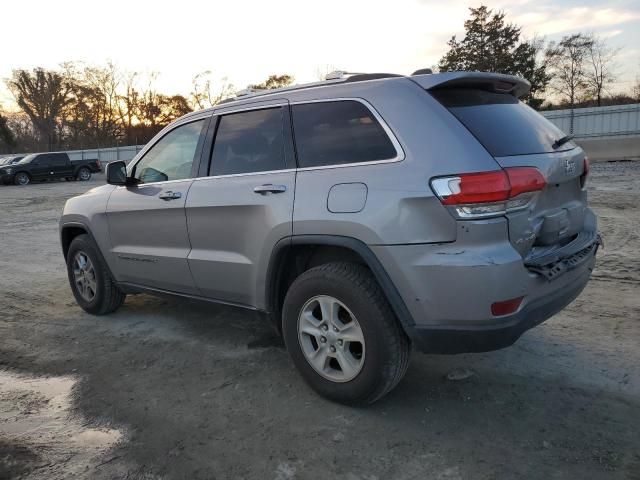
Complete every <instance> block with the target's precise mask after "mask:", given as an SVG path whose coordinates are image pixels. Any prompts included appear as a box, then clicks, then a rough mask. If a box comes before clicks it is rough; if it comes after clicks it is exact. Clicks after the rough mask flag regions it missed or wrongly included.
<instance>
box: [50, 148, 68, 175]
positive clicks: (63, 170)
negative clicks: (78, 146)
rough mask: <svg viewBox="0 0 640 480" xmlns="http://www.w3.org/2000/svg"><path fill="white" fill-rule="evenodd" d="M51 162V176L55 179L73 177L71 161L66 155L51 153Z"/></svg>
mask: <svg viewBox="0 0 640 480" xmlns="http://www.w3.org/2000/svg"><path fill="white" fill-rule="evenodd" d="M50 161H51V172H53V173H52V174H51V175H52V176H56V177H71V176H73V167H72V166H71V161H70V160H69V156H68V155H67V154H66V153H52V154H50Z"/></svg>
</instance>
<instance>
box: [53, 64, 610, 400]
mask: <svg viewBox="0 0 640 480" xmlns="http://www.w3.org/2000/svg"><path fill="white" fill-rule="evenodd" d="M333 78H334V79H333V80H331V81H327V82H324V83H320V84H314V85H309V86H296V87H291V88H286V89H281V90H275V91H269V92H262V93H253V94H248V95H246V96H244V97H238V98H237V99H236V100H234V101H230V102H226V103H223V104H220V105H217V106H216V107H214V108H212V109H209V110H204V111H201V112H194V113H191V114H189V115H187V116H185V117H183V118H181V119H179V120H177V121H176V122H174V123H173V124H171V125H169V126H168V127H166V128H165V129H164V130H163V131H162V132H160V133H159V134H158V135H157V136H156V137H155V138H154V139H153V140H152V141H151V142H149V143H148V144H147V145H146V146H145V148H144V149H143V150H142V151H141V152H140V154H139V155H138V156H137V157H136V158H135V159H134V160H132V161H131V163H130V164H129V165H128V166H126V165H125V164H124V162H113V163H110V164H109V165H108V167H107V182H108V183H109V185H105V186H103V187H98V188H94V189H92V190H90V191H89V192H87V193H86V194H84V195H81V196H78V197H75V198H72V199H70V200H68V201H67V203H66V205H65V208H64V212H63V214H62V218H61V220H60V229H61V241H62V249H63V253H64V255H65V259H66V262H67V272H68V276H69V281H70V285H71V289H72V291H73V294H74V296H75V298H76V300H77V302H78V304H79V305H80V306H81V307H82V308H83V309H85V310H86V311H87V312H89V313H92V314H97V315H102V314H106V313H109V312H112V311H114V310H116V309H117V308H118V307H119V306H120V305H121V304H122V302H123V301H124V299H125V295H127V294H130V293H140V292H150V293H154V294H167V293H168V294H173V295H178V296H184V297H188V298H200V299H204V300H208V301H213V302H221V303H224V304H231V305H236V306H239V307H244V308H247V309H249V310H252V311H258V312H263V313H264V314H265V316H266V317H267V318H269V319H271V320H272V321H273V323H274V325H275V327H276V329H277V330H278V331H279V332H280V333H281V334H282V335H283V337H284V341H285V344H286V346H287V349H288V351H289V353H290V355H291V358H292V359H293V362H294V363H295V365H296V367H297V368H298V369H299V370H300V372H301V374H302V376H303V377H304V379H305V380H306V381H307V382H308V383H309V385H311V387H313V388H314V389H315V390H316V391H317V392H319V393H320V394H322V395H324V396H326V397H328V398H330V399H333V400H336V401H340V402H344V403H350V404H352V403H371V402H373V401H375V400H376V399H378V398H380V397H381V396H382V395H384V394H385V393H387V392H388V391H389V390H391V389H392V388H393V387H394V386H395V385H396V384H397V383H398V382H399V381H400V379H401V378H402V376H403V375H404V373H405V370H406V368H407V365H408V360H409V352H410V349H411V348H412V347H413V348H415V349H417V350H421V351H423V352H427V353H462V352H483V351H489V350H495V349H498V348H503V347H506V346H509V345H511V344H512V343H513V342H515V341H516V340H517V339H518V337H520V335H522V333H523V332H525V331H526V330H527V329H529V328H532V327H534V326H535V325H537V324H539V323H541V322H543V321H544V320H546V319H547V318H549V317H551V316H552V315H554V314H555V313H556V312H558V311H560V310H561V309H563V308H564V307H565V306H567V305H568V304H569V303H570V302H571V301H573V299H574V298H576V297H577V296H578V294H580V292H581V291H582V290H583V289H584V287H585V286H586V284H587V282H588V281H589V278H590V275H591V270H592V269H593V268H594V265H595V255H596V251H597V249H598V245H599V244H600V239H599V235H598V232H597V221H596V217H595V215H594V213H593V212H592V211H591V209H590V208H589V207H588V204H587V191H586V188H585V183H586V180H587V174H588V162H587V160H586V158H585V155H584V152H583V151H582V149H581V148H580V147H579V146H577V145H576V144H575V143H573V142H572V141H571V138H570V137H568V136H567V135H565V134H564V133H563V132H562V131H560V130H559V129H558V128H556V127H555V126H554V125H553V124H552V123H550V122H549V121H548V120H546V119H545V118H544V117H543V116H541V115H540V114H538V113H536V112H535V111H534V110H532V109H531V108H529V107H528V106H527V105H526V104H524V103H523V102H521V101H519V100H518V97H521V96H523V95H526V94H527V92H528V91H529V88H530V85H529V83H528V82H527V81H525V80H523V79H521V78H518V77H514V76H509V75H499V74H492V73H478V72H448V73H442V74H435V75H432V74H420V72H417V74H415V75H412V76H409V77H405V76H399V75H381V74H375V75H374V74H372V75H353V76H350V77H342V76H340V75H336V76H335V77H333Z"/></svg>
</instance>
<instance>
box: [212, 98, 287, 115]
mask: <svg viewBox="0 0 640 480" xmlns="http://www.w3.org/2000/svg"><path fill="white" fill-rule="evenodd" d="M269 102H278V103H269ZM257 103H258V102H255V103H251V104H244V105H236V108H233V107H234V106H233V105H229V106H228V107H227V108H229V110H225V109H224V108H223V107H220V108H219V109H214V111H213V115H214V116H216V115H229V114H231V113H238V112H247V111H250V110H266V109H268V108H276V107H286V106H287V105H288V104H289V102H288V101H287V100H281V99H276V100H263V101H262V102H259V104H257Z"/></svg>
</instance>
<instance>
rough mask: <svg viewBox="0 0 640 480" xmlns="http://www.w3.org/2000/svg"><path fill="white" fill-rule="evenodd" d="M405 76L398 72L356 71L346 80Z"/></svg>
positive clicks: (354, 80) (355, 80) (359, 80)
mask: <svg viewBox="0 0 640 480" xmlns="http://www.w3.org/2000/svg"><path fill="white" fill-rule="evenodd" d="M395 77H404V75H400V74H398V73H354V74H353V75H351V76H350V77H348V78H347V79H346V80H345V82H364V81H366V80H378V79H380V78H395Z"/></svg>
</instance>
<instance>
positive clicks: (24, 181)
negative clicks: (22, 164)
mask: <svg viewBox="0 0 640 480" xmlns="http://www.w3.org/2000/svg"><path fill="white" fill-rule="evenodd" d="M30 182H31V177H30V176H29V174H28V173H25V172H19V173H16V175H15V177H13V183H14V184H16V185H29V183H30Z"/></svg>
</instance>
